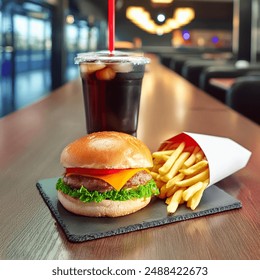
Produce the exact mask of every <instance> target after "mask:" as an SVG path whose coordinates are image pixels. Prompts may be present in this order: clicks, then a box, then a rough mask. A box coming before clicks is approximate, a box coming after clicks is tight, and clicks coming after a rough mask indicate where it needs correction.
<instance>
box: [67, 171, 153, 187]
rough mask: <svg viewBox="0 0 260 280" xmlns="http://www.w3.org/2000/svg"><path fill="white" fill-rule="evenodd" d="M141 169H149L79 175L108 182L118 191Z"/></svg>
mask: <svg viewBox="0 0 260 280" xmlns="http://www.w3.org/2000/svg"><path fill="white" fill-rule="evenodd" d="M142 170H145V171H147V172H149V170H148V169H145V168H133V169H126V170H122V171H119V172H117V173H115V174H109V175H101V176H93V175H81V176H86V177H93V178H98V179H101V180H104V181H106V182H107V183H108V184H110V185H111V186H113V187H114V188H115V189H116V190H117V191H120V190H121V189H122V187H123V186H124V185H125V184H126V182H127V181H128V180H129V179H130V178H132V177H133V176H134V175H135V174H136V173H137V172H139V171H142ZM69 175H72V173H70V174H67V176H69Z"/></svg>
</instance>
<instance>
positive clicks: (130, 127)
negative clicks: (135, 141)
mask: <svg viewBox="0 0 260 280" xmlns="http://www.w3.org/2000/svg"><path fill="white" fill-rule="evenodd" d="M149 62H150V60H149V59H148V58H146V57H144V56H143V54H140V53H134V52H132V53H130V52H120V51H114V52H113V53H112V54H111V53H110V52H108V51H100V52H89V53H80V54H78V55H77V56H76V58H75V63H76V64H79V68H80V74H81V79H82V86H83V96H84V107H85V116H86V127H87V133H92V132H97V131H119V132H124V133H128V134H131V135H134V136H136V132H137V127H138V116H139V107H140V98H141V90H142V81H143V76H144V72H145V66H146V64H148V63H149Z"/></svg>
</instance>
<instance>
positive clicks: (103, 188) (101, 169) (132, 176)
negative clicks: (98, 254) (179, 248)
mask: <svg viewBox="0 0 260 280" xmlns="http://www.w3.org/2000/svg"><path fill="white" fill-rule="evenodd" d="M60 161H61V164H62V165H63V166H64V167H65V173H64V176H63V178H60V179H59V180H58V182H57V185H56V189H57V191H58V199H59V201H60V202H61V204H62V205H63V207H64V208H65V209H67V210H68V211H70V212H72V213H74V214H78V215H83V216H91V217H105V216H106V217H118V216H124V215H128V214H131V213H134V212H136V211H138V210H140V209H142V208H143V207H145V206H146V205H147V204H148V203H149V202H150V201H151V198H152V196H154V195H157V194H158V193H159V190H158V188H157V186H156V184H155V182H154V180H153V179H152V176H151V174H150V172H149V170H148V168H150V167H152V165H153V161H152V156H151V153H150V151H149V149H148V148H147V146H146V145H145V144H144V143H143V142H141V141H140V140H138V139H137V138H136V137H133V136H131V135H128V134H125V133H121V132H113V131H110V132H108V131H104V132H96V133H92V134H89V135H86V136H84V137H82V138H79V139H77V140H76V141H74V142H72V143H71V144H69V145H68V146H67V147H65V148H64V150H63V151H62V153H61V158H60Z"/></svg>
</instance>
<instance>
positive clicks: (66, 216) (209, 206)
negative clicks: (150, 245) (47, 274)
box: [36, 178, 242, 242]
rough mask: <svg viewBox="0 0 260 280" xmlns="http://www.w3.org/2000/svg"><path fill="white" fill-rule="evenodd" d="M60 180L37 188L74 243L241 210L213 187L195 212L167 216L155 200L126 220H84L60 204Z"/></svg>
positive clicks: (160, 202)
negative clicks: (58, 183) (57, 187)
mask: <svg viewBox="0 0 260 280" xmlns="http://www.w3.org/2000/svg"><path fill="white" fill-rule="evenodd" d="M57 180H58V178H48V179H42V180H39V181H38V182H37V184H36V186H37V188H38V190H39V192H40V194H41V196H42V198H43V199H44V201H45V202H46V204H47V206H48V207H49V209H50V211H51V212H52V214H53V216H54V217H55V219H56V220H57V222H58V223H59V224H60V226H61V227H62V229H63V231H64V233H65V235H66V236H67V238H68V240H69V241H71V242H84V241H88V240H93V239H98V238H103V237H107V236H112V235H117V234H123V233H128V232H132V231H136V230H142V229H146V228H150V227H156V226H160V225H164V224H169V223H174V222H179V221H184V220H188V219H192V218H197V217H201V216H205V215H209V214H215V213H219V212H223V211H227V210H232V209H237V208H241V207H242V205H241V202H240V201H239V200H237V199H235V198H234V197H232V196H231V195H229V194H227V193H226V192H224V191H223V190H221V189H220V188H218V187H217V186H216V185H213V186H210V187H209V188H207V189H206V190H205V192H204V194H203V197H202V200H201V202H200V204H199V206H198V207H197V208H196V210H194V211H192V210H190V209H189V208H187V207H186V206H185V205H181V206H180V207H179V208H178V210H177V212H176V213H175V214H174V215H168V214H167V212H166V204H165V203H164V201H163V200H161V199H154V200H153V201H152V202H151V203H150V204H149V205H148V206H147V207H145V208H143V209H142V210H140V211H138V212H136V213H134V214H130V215H127V216H124V217H118V218H93V217H83V216H78V215H74V214H72V213H70V212H68V211H67V210H66V209H64V208H63V206H62V205H61V204H60V202H59V201H58V198H57V191H56V188H55V185H56V182H57Z"/></svg>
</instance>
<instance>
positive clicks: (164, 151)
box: [153, 150, 175, 158]
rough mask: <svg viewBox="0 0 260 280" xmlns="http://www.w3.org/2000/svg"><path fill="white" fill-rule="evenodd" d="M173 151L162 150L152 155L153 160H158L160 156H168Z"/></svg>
mask: <svg viewBox="0 0 260 280" xmlns="http://www.w3.org/2000/svg"><path fill="white" fill-rule="evenodd" d="M174 151H175V150H163V151H158V152H154V153H153V157H154V158H160V157H161V156H164V155H165V156H170V155H171V154H172V153H173V152H174Z"/></svg>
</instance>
